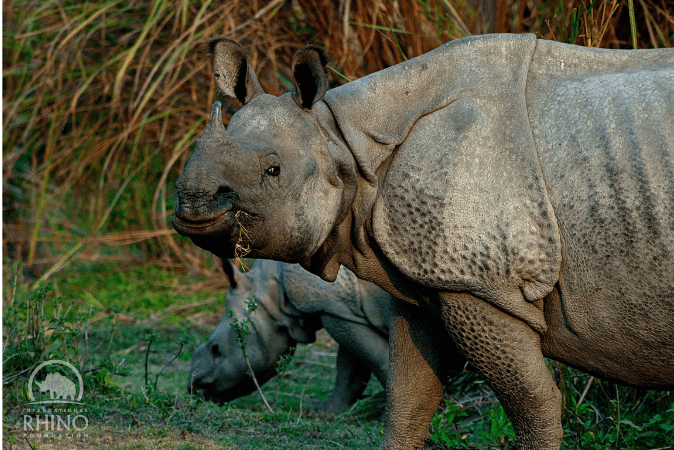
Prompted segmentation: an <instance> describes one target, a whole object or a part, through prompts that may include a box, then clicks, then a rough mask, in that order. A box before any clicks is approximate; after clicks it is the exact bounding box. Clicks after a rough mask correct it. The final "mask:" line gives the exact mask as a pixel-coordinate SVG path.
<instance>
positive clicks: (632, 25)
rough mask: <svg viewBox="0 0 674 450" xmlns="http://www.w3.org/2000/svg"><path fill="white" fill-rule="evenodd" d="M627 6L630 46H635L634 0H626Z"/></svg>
mask: <svg viewBox="0 0 674 450" xmlns="http://www.w3.org/2000/svg"><path fill="white" fill-rule="evenodd" d="M627 7H628V9H629V14H630V31H631V33H632V47H633V48H634V49H636V48H637V21H636V18H635V17H634V0H627Z"/></svg>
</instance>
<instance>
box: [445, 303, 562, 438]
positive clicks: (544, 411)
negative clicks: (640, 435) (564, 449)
mask: <svg viewBox="0 0 674 450" xmlns="http://www.w3.org/2000/svg"><path fill="white" fill-rule="evenodd" d="M441 298H442V315H443V319H444V320H445V324H446V326H447V329H448V330H449V332H450V333H451V335H452V337H453V338H454V341H455V343H456V345H457V346H458V347H459V348H460V349H461V350H462V351H463V352H464V354H465V355H466V357H467V358H468V360H469V361H470V362H471V363H472V364H473V366H474V367H475V369H476V370H477V372H478V373H480V375H482V377H483V378H484V379H485V380H486V381H487V383H489V385H490V387H491V388H492V390H493V391H494V393H495V394H496V396H497V397H498V399H499V401H500V402H501V405H503V408H504V410H505V411H506V413H507V414H508V417H509V418H510V420H511V422H512V423H513V426H514V427H515V432H516V433H517V438H518V442H519V445H520V447H521V448H522V449H524V450H557V449H559V446H560V445H561V442H562V436H563V431H562V425H561V394H560V392H559V390H558V389H557V386H556V385H555V382H554V381H553V379H552V376H551V375H550V372H549V371H548V368H547V366H546V364H545V360H544V359H543V354H542V352H541V344H540V337H539V335H538V333H536V332H535V331H533V330H532V329H531V328H530V327H529V326H527V325H526V324H525V323H524V322H522V321H520V320H518V319H515V318H513V317H512V316H510V315H508V314H506V313H504V312H503V311H500V310H499V309H497V308H495V307H493V306H492V305H490V304H489V303H487V302H485V301H483V300H480V299H479V298H476V297H473V296H472V295H468V294H441Z"/></svg>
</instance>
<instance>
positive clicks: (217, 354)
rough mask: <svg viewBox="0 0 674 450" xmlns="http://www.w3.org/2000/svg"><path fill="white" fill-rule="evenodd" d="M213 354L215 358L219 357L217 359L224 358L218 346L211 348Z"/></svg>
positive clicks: (214, 345)
mask: <svg viewBox="0 0 674 450" xmlns="http://www.w3.org/2000/svg"><path fill="white" fill-rule="evenodd" d="M211 353H212V354H213V356H217V357H219V356H222V353H220V347H219V346H218V344H213V345H212V346H211Z"/></svg>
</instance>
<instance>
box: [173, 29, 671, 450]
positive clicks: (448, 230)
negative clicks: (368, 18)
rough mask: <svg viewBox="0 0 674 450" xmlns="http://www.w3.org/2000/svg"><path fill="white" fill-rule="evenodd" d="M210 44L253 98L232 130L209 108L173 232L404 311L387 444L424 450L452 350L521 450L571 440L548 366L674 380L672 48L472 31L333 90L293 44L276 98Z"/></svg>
mask: <svg viewBox="0 0 674 450" xmlns="http://www.w3.org/2000/svg"><path fill="white" fill-rule="evenodd" d="M211 48H212V50H213V55H214V56H213V70H214V74H215V77H216V82H217V83H218V86H219V87H220V89H221V90H222V91H223V92H224V93H225V94H227V95H234V96H237V98H239V100H240V101H241V102H242V103H244V106H243V107H242V108H241V110H239V111H238V112H237V113H236V114H235V115H234V116H233V117H232V120H231V121H230V124H229V127H228V130H227V131H225V129H224V126H223V125H222V123H221V122H222V121H221V118H220V113H219V105H217V104H216V105H215V107H214V109H213V113H212V116H211V121H210V123H209V126H208V127H207V130H206V132H205V133H204V135H203V136H202V138H201V140H199V141H198V142H197V146H196V149H195V152H194V155H193V156H192V159H191V160H190V162H189V164H188V166H187V167H186V168H185V172H184V174H183V175H182V177H181V178H180V179H179V180H178V182H177V183H176V188H177V191H178V197H179V203H178V206H177V208H176V211H175V214H174V216H173V224H174V226H175V228H176V229H177V230H178V231H179V232H180V233H182V234H184V235H186V236H189V237H191V238H192V240H193V242H194V243H195V244H197V245H199V246H201V247H203V248H205V249H208V250H210V251H212V252H213V253H215V254H217V255H220V256H223V257H229V256H232V254H233V251H234V246H235V244H236V243H237V242H238V237H239V235H240V227H241V226H243V227H245V230H246V235H245V236H246V239H244V242H243V244H244V245H250V247H251V249H252V252H251V255H256V256H258V257H265V258H270V259H277V260H283V261H288V262H299V263H301V264H302V265H303V266H304V267H306V268H307V269H309V270H310V271H312V272H313V273H316V274H319V275H320V276H321V277H322V278H324V279H326V280H332V279H334V278H335V277H336V275H337V270H338V268H339V266H340V265H344V266H346V267H348V268H350V269H351V270H353V271H354V272H355V273H356V275H358V276H359V277H361V278H363V279H366V280H369V281H372V282H373V283H375V284H377V285H379V286H380V287H382V288H383V289H385V290H386V291H388V292H389V293H390V294H392V295H393V296H395V297H396V298H398V299H401V301H395V302H393V305H394V310H393V315H392V318H391V332H390V351H391V358H390V359H391V370H390V375H389V376H390V378H389V388H388V400H387V401H388V404H387V408H388V412H389V415H388V421H387V425H386V432H385V434H384V441H383V443H382V447H383V448H387V449H409V448H421V447H423V445H424V442H425V440H426V438H427V437H428V426H429V422H430V419H431V417H432V414H433V412H434V411H435V408H436V407H437V404H438V402H439V401H440V398H441V395H442V389H441V383H440V380H441V379H443V376H444V374H445V371H446V369H447V365H448V361H449V360H450V359H451V357H449V356H448V355H447V354H446V352H445V348H447V347H446V342H447V340H448V339H450V337H451V340H452V341H454V342H455V343H456V345H457V346H458V347H459V348H460V349H461V351H462V352H463V354H464V355H465V356H466V357H467V358H468V360H469V361H470V362H471V363H472V365H473V366H474V367H475V368H476V370H477V371H478V372H479V373H480V374H481V375H482V376H483V377H484V378H485V379H486V380H487V382H488V383H489V385H490V386H491V388H492V389H493V390H494V392H495V394H496V395H497V397H498V398H499V400H500V402H501V404H502V405H503V406H504V408H505V410H506V412H507V414H508V416H509V418H510V419H511V421H512V423H513V426H514V428H515V431H516V433H517V436H518V441H519V445H520V446H521V448H524V449H557V448H559V445H560V442H561V439H562V427H561V422H560V415H561V409H560V393H559V390H558V389H557V387H556V385H555V383H554V381H553V379H552V377H551V376H550V373H549V371H548V370H547V367H546V365H545V360H544V356H547V357H550V358H553V359H556V360H558V361H562V362H564V363H567V364H569V365H572V366H574V367H577V368H580V369H582V370H584V371H586V372H588V373H591V374H593V375H595V376H598V377H602V378H604V379H609V380H613V381H617V382H620V383H624V384H628V385H634V386H643V387H647V388H655V389H672V388H674V50H671V49H664V50H637V51H617V50H602V49H591V48H584V47H576V46H569V45H565V44H560V43H555V42H550V41H542V40H536V39H535V36H533V35H489V36H481V37H471V38H466V39H461V40H458V41H454V42H450V43H448V44H446V45H443V46H442V47H440V48H438V49H436V50H434V51H432V52H429V53H428V54H425V55H422V56H420V57H418V58H414V59H412V60H410V61H407V62H405V63H402V64H399V65H396V66H394V67H391V68H389V69H386V70H383V71H381V72H378V73H375V74H372V75H370V76H367V77H364V78H361V79H359V80H357V81H354V82H351V83H348V84H346V85H344V86H341V87H339V88H336V89H333V90H331V91H329V92H326V91H325V86H326V85H327V83H326V81H325V80H326V77H327V75H326V74H325V71H324V70H323V67H322V63H323V61H322V59H321V57H320V52H318V51H316V50H314V49H305V50H303V51H301V52H299V53H298V54H297V55H296V57H295V60H294V64H293V73H294V77H295V81H296V86H297V93H296V94H286V95H283V96H281V97H278V98H277V97H272V96H270V95H266V94H263V93H261V90H258V89H257V88H256V86H259V84H257V81H256V80H255V75H254V73H253V72H252V70H250V67H249V66H248V65H247V62H246V59H245V52H243V50H242V49H241V47H240V46H238V45H237V44H236V43H233V42H231V41H222V40H221V41H215V42H214V43H213V44H212V47H211ZM242 55H243V56H242ZM246 68H247V69H246ZM223 74H227V75H223ZM235 216H236V217H235Z"/></svg>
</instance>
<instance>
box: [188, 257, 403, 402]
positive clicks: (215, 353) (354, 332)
mask: <svg viewBox="0 0 674 450" xmlns="http://www.w3.org/2000/svg"><path fill="white" fill-rule="evenodd" d="M223 266H224V268H225V273H226V274H227V276H228V278H229V282H230V288H229V292H228V293H227V298H226V308H227V309H228V310H231V311H232V312H233V313H234V316H235V317H236V318H237V319H238V320H239V321H242V320H244V319H245V318H246V314H247V312H246V308H247V305H246V301H247V300H248V299H249V298H253V297H254V298H255V300H256V302H257V304H258V305H259V308H258V309H257V310H256V311H255V312H254V313H253V314H251V320H252V323H251V325H250V327H251V331H252V333H251V335H250V336H249V338H248V344H247V345H246V352H247V354H248V357H249V361H250V364H251V366H252V367H253V371H254V373H255V376H256V378H257V380H258V382H259V383H260V384H262V383H264V382H266V381H267V380H269V379H270V378H272V377H273V376H274V375H275V374H276V370H275V369H276V363H277V361H278V360H279V358H280V357H281V356H282V355H284V354H287V353H289V352H290V351H291V348H293V347H295V345H296V344H297V343H302V344H307V343H311V342H314V341H315V340H316V331H318V330H319V329H321V328H325V329H326V331H327V332H328V333H329V334H330V336H332V338H333V339H334V340H335V341H336V342H337V343H338V344H339V350H338V353H337V376H336V381H335V388H334V391H333V393H332V395H331V396H330V397H329V398H328V399H326V400H325V401H323V402H321V403H319V404H318V405H317V407H316V411H317V412H319V413H329V414H339V413H341V412H343V411H345V410H346V409H347V408H348V407H349V406H350V405H351V404H353V403H354V402H355V401H356V400H357V399H358V397H359V396H360V395H361V394H362V393H363V391H364V390H365V388H366V386H367V384H368V381H369V380H370V375H371V374H372V373H374V374H375V376H376V377H377V379H378V380H379V382H380V383H381V385H382V386H383V387H386V381H387V378H388V363H389V348H388V334H389V323H390V317H389V299H390V296H389V294H387V293H386V292H384V291H383V290H381V289H379V288H378V287H376V286H375V285H374V284H372V283H369V282H367V281H363V280H360V279H358V278H357V277H356V276H355V275H354V274H353V273H352V272H351V271H349V270H348V269H346V268H342V269H341V270H340V272H339V275H338V277H337V280H336V281H335V282H334V283H328V282H325V281H323V280H321V279H320V278H319V277H317V276H315V275H312V274H311V273H309V272H307V271H306V270H304V269H302V268H301V267H300V266H299V265H297V264H287V263H281V262H277V261H269V260H258V261H257V262H256V263H255V265H254V266H253V268H252V269H251V271H250V272H248V273H246V274H243V273H241V272H239V270H238V269H236V268H235V267H233V266H232V265H231V264H230V263H229V262H228V261H223ZM231 323H232V319H231V318H230V317H228V316H227V315H225V316H224V317H223V319H222V322H221V323H220V325H219V326H218V327H217V328H216V329H215V331H214V332H213V334H212V336H211V337H210V339H209V340H208V342H206V343H204V344H202V345H200V346H199V347H198V348H197V349H196V350H195V352H194V355H193V357H192V369H191V372H190V378H189V386H188V390H190V391H195V392H201V393H202V394H203V395H204V397H206V398H208V399H211V400H213V401H215V402H217V403H224V402H227V401H230V400H233V399H235V398H238V397H241V396H244V395H247V394H249V393H251V392H253V391H254V390H255V386H254V384H253V382H252V379H251V377H250V376H249V375H248V367H247V365H246V362H245V359H244V357H243V353H242V351H241V349H240V348H239V347H238V345H237V343H236V339H235V332H234V329H233V328H232V326H231Z"/></svg>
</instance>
